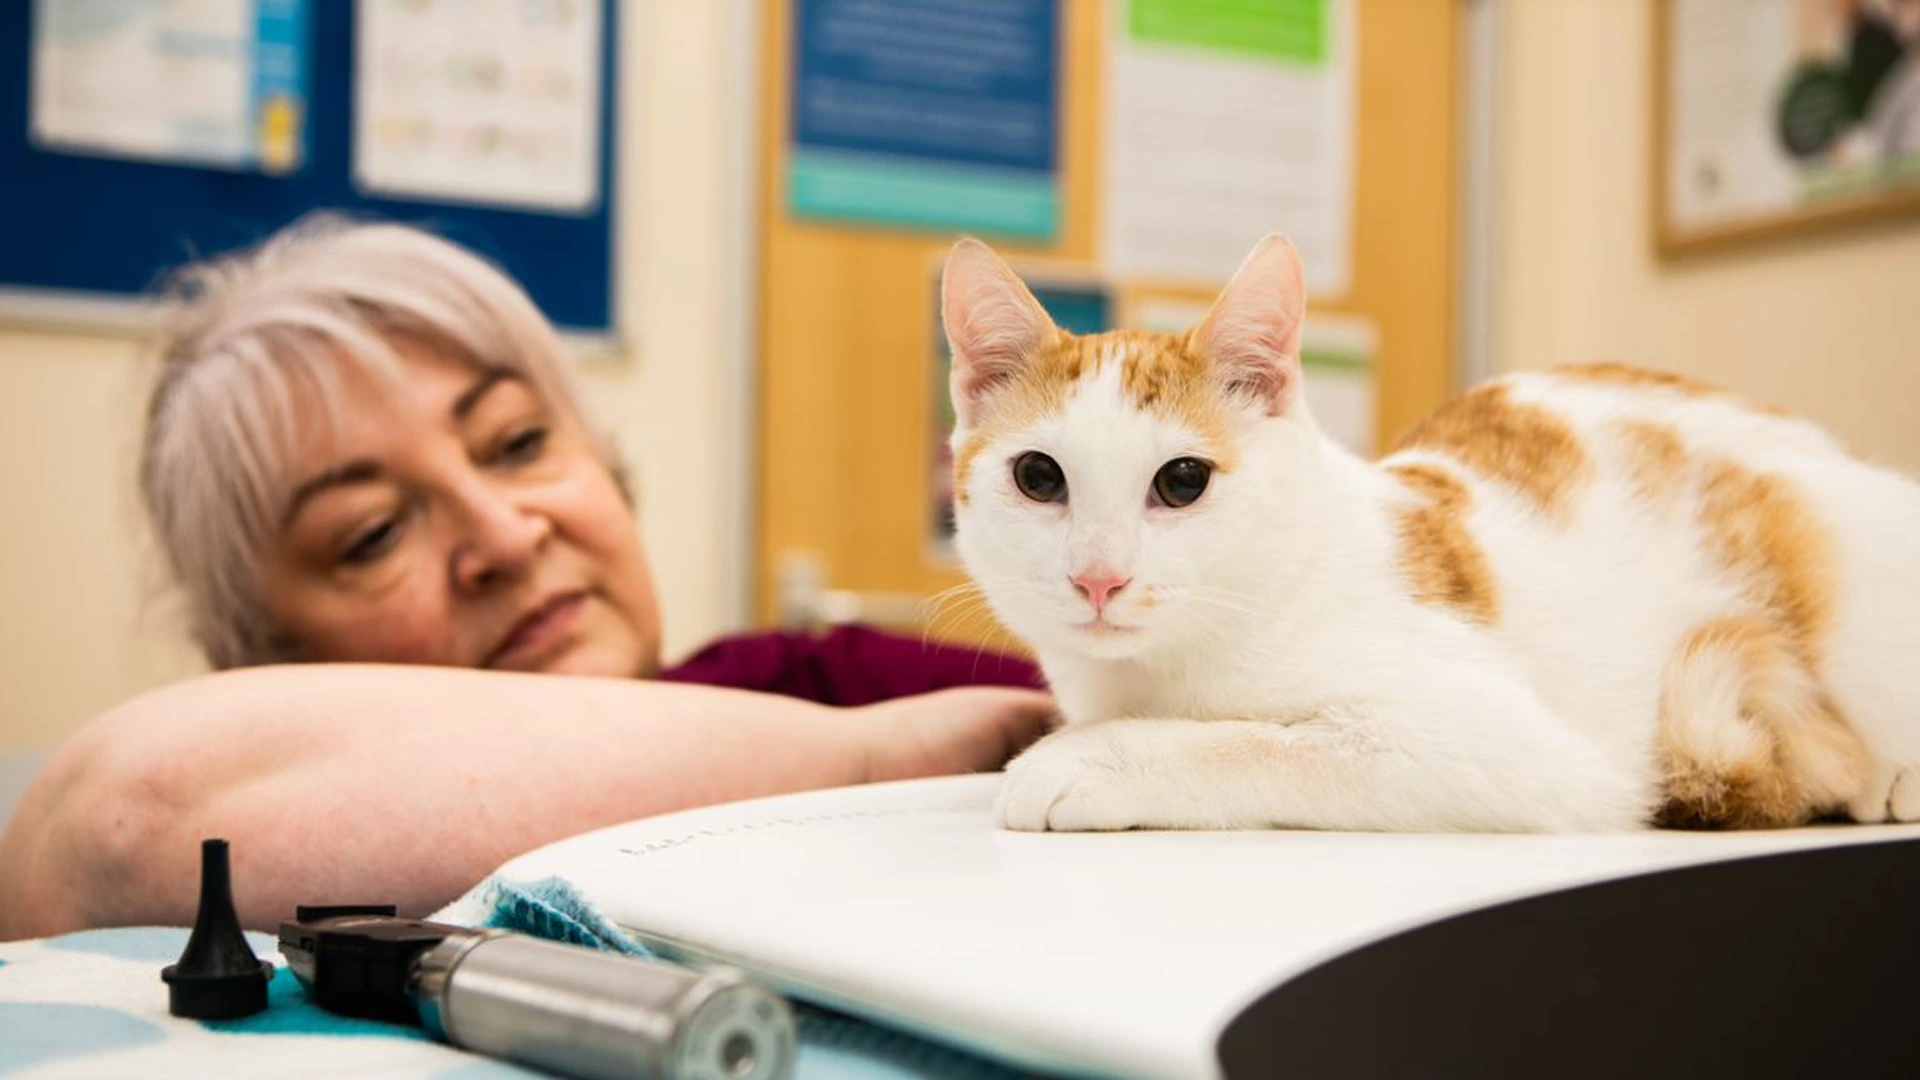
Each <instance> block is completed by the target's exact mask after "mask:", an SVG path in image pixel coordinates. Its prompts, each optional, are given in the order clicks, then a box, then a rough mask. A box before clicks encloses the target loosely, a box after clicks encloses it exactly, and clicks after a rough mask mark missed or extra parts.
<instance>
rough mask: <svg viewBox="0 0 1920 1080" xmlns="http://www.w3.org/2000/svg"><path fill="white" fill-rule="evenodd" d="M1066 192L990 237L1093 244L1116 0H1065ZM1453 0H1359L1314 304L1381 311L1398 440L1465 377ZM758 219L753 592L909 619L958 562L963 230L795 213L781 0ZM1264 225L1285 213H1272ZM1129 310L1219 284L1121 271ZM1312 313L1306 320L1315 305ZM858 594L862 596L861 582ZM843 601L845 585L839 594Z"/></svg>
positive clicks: (956, 578)
mask: <svg viewBox="0 0 1920 1080" xmlns="http://www.w3.org/2000/svg"><path fill="white" fill-rule="evenodd" d="M1061 7H1062V18H1063V23H1064V25H1063V26H1062V28H1061V38H1060V40H1061V62H1062V64H1063V68H1062V80H1061V117H1060V128H1061V139H1062V145H1061V156H1060V167H1061V176H1062V187H1063V205H1062V213H1061V221H1060V230H1059V236H1058V240H1057V243H1055V244H1054V245H1052V246H1051V247H1048V248H1044V249H1038V248H1021V247H1019V246H1016V245H1007V244H999V243H996V247H997V248H998V249H999V250H1001V251H1002V253H1003V254H1005V255H1007V256H1008V258H1009V259H1010V260H1011V261H1013V262H1014V263H1015V264H1016V266H1020V267H1022V268H1023V269H1024V268H1026V267H1027V266H1030V265H1043V266H1055V267H1064V268H1066V272H1068V273H1071V270H1072V268H1073V267H1076V266H1084V267H1086V268H1088V270H1089V271H1091V270H1092V269H1093V268H1094V267H1095V266H1097V261H1098V258H1099V255H1100V252H1099V248H1098V236H1097V231H1098V222H1099V220H1100V219H1099V200H1100V197H1101V192H1100V190H1099V172H1100V164H1101V159H1100V150H1101V143H1100V139H1101V131H1100V127H1101V123H1102V120H1101V109H1102V102H1101V98H1100V94H1101V92H1102V81H1103V67H1104V61H1105V56H1104V52H1105V39H1106V20H1107V18H1108V16H1109V13H1108V11H1107V5H1106V0H1062V4H1061ZM1462 15H1463V13H1462V10H1461V7H1460V5H1459V4H1458V3H1457V2H1456V0H1442V2H1433V0H1360V2H1359V4H1358V9H1357V13H1356V20H1355V24H1356V28H1357V31H1358V41H1359V55H1358V61H1357V68H1356V73H1355V79H1356V84H1355V93H1356V105H1357V122H1358V125H1359V128H1358V131H1357V132H1356V136H1355V142H1354V153H1355V159H1354V175H1355V191H1354V203H1353V214H1354V220H1353V227H1352V237H1353V245H1354V250H1353V264H1352V273H1351V278H1350V283H1349V288H1348V289H1347V290H1346V292H1345V293H1344V294H1342V295H1338V296H1318V295H1316V296H1314V297H1313V298H1312V312H1324V313H1337V314H1345V315H1354V316H1359V317H1363V318H1365V319H1367V320H1369V321H1370V322H1371V323H1372V324H1373V326H1374V328H1375V329H1376V331H1377V333H1378V345H1377V353H1376V373H1377V376H1378V380H1379V390H1378V416H1377V420H1376V431H1377V432H1378V435H1379V439H1380V441H1381V443H1382V444H1383V446H1384V445H1385V444H1389V443H1391V441H1392V440H1393V439H1395V438H1397V437H1398V435H1399V434H1400V433H1401V432H1403V431H1405V430H1406V429H1407V428H1408V427H1410V426H1411V425H1412V424H1413V423H1414V422H1415V421H1416V420H1418V419H1419V418H1420V417H1421V416H1423V415H1424V414H1425V413H1427V412H1428V411H1430V410H1431V409H1433V408H1434V407H1436V406H1437V405H1439V404H1440V403H1441V402H1442V401H1443V400H1445V399H1446V397H1447V396H1448V395H1449V393H1450V392H1451V389H1452V385H1453V382H1452V379H1453V375H1452V373H1453V353H1454V312H1455V299H1454V297H1455V292H1454V290H1455V280H1454V279H1455V266H1456V247H1455V244H1456V241H1455V235H1454V233H1455V214H1456V202H1457V195H1458V172H1459V169H1458V167H1457V155H1458V153H1459V138H1458V131H1459V122H1458V117H1457V113H1458V105H1457V101H1458V84H1459V79H1458V57H1459V48H1460V45H1459V41H1460V21H1461V18H1462ZM763 27H764V33H763V40H762V42H761V53H762V58H763V59H762V63H763V74H764V80H765V81H764V87H763V92H762V101H761V104H762V110H761V124H762V126H763V147H764V152H763V154H762V163H763V164H762V169H763V171H762V176H761V201H760V216H761V222H760V229H761V233H760V235H761V256H762V260H763V261H762V266H761V311H760V315H761V321H760V334H759V343H760V360H761V373H762V379H761V383H760V430H759V444H760V445H759V454H758V463H759V470H758V478H757V485H758V500H757V511H758V540H757V574H758V580H757V584H756V587H757V593H756V595H757V597H758V610H759V615H760V617H761V619H762V620H763V621H765V622H769V623H771V622H774V621H777V620H779V619H780V618H781V617H782V613H783V611H785V612H787V613H788V615H789V618H791V617H793V616H794V614H795V612H796V609H797V608H805V607H808V606H809V605H810V604H811V605H813V606H816V607H817V604H814V601H815V600H817V598H818V596H819V593H818V591H817V590H819V589H829V590H833V592H832V593H831V594H830V595H831V597H832V598H834V599H836V600H838V601H843V603H840V604H838V605H837V606H838V608H839V609H840V610H839V611H838V612H837V614H835V613H830V614H829V618H830V619H831V618H834V617H838V616H839V615H844V616H846V617H861V618H865V619H867V620H868V621H873V622H879V623H883V624H894V625H899V626H901V627H902V628H907V627H908V626H911V625H912V624H915V623H917V622H918V615H919V613H920V612H922V611H924V610H925V609H924V606H922V605H918V604H916V603H914V601H915V600H917V599H919V598H924V597H928V596H931V595H933V594H935V593H938V592H940V591H941V590H943V589H946V588H948V587H950V586H953V585H956V584H958V583H960V582H961V581H963V580H964V577H963V574H962V572H961V571H960V569H959V568H958V566H956V565H954V564H953V563H952V562H951V561H949V560H947V559H946V558H944V557H942V555H941V554H940V553H939V552H937V551H936V550H935V549H934V547H933V545H932V544H930V542H929V534H930V528H929V517H930V512H929V508H930V506H931V505H932V499H933V489H932V480H931V470H930V469H929V467H928V456H929V450H930V447H932V446H933V445H934V442H935V440H936V438H937V433H936V431H935V427H936V424H937V420H936V413H935V410H934V408H933V406H932V403H933V401H934V400H935V399H934V397H933V396H932V395H933V394H934V393H936V390H937V389H938V388H936V387H935V385H934V382H935V378H936V376H935V374H934V370H933V363H932V362H931V361H932V359H933V350H932V343H933V341H934V340H935V337H934V335H935V334H936V333H937V330H938V323H937V319H938V313H937V312H936V310H935V306H934V305H935V296H934V289H933V281H934V278H933V276H932V275H933V269H932V268H933V267H935V266H937V264H938V260H939V258H940V257H941V255H942V254H943V253H944V252H945V250H946V248H947V246H948V244H949V243H950V242H951V237H947V236H942V235H937V234H931V233H909V232H896V231H887V230H881V229H874V228H860V227H849V226H837V225H830V224H821V223H817V222H809V221H799V220H795V219H794V218H792V217H791V216H789V215H788V214H787V213H786V209H785V198H784V187H783V184H782V177H783V175H784V169H785V154H786V138H787V118H788V92H789V85H788V68H789V64H790V62H791V57H792V53H793V43H792V32H793V11H792V9H791V5H790V4H789V3H788V2H786V0H766V3H765V19H764V22H763ZM1256 227H1258V228H1261V229H1266V228H1272V227H1279V228H1284V227H1285V223H1283V222H1282V223H1265V222H1263V223H1257V225H1256ZM1117 299H1118V301H1119V303H1118V304H1117V305H1116V311H1117V312H1118V313H1120V314H1121V315H1122V316H1123V317H1124V313H1125V312H1126V311H1127V310H1128V309H1130V308H1134V307H1136V306H1138V305H1139V304H1141V303H1142V302H1147V301H1152V300H1156V299H1166V300H1176V301H1204V300H1206V299H1208V292H1207V291H1206V290H1195V289H1192V288H1184V289H1182V288H1156V287H1152V286H1133V287H1123V288H1121V289H1120V290H1119V291H1118V296H1117ZM1312 317H1313V316H1312V313H1310V314H1309V321H1310V322H1311V320H1312ZM862 601H864V602H862ZM828 606H829V607H835V606H836V605H834V604H829V605H828ZM919 629H922V630H923V631H925V632H928V633H930V634H931V635H932V636H934V637H942V638H955V639H962V640H968V641H983V640H990V639H998V640H1000V641H1001V642H1002V643H1004V636H1003V635H1002V634H1000V633H996V628H995V627H993V626H992V625H991V623H990V622H989V621H988V620H986V619H984V618H983V617H976V616H971V615H969V614H968V613H966V612H960V613H958V614H955V615H953V617H950V618H942V619H939V620H937V621H936V622H935V623H934V625H932V626H931V627H919Z"/></svg>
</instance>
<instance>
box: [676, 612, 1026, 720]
mask: <svg viewBox="0 0 1920 1080" xmlns="http://www.w3.org/2000/svg"><path fill="white" fill-rule="evenodd" d="M660 678H661V679H662V680H664V681H666V682H683V683H704V684H706V685H708V686H728V687H732V688H734V689H736V690H758V691H761V692H763V693H768V694H785V695H786V696H788V697H797V698H805V699H807V700H808V701H817V702H820V703H821V704H823V705H870V704H872V703H874V702H876V701H886V700H888V699H890V698H897V697H906V696H907V695H909V694H924V693H927V692H928V691H932V690H944V689H946V688H947V687H950V686H1023V687H1033V688H1035V689H1041V688H1044V687H1045V686H1046V683H1045V682H1044V681H1043V680H1042V679H1041V677H1040V669H1039V668H1037V667H1035V666H1034V665H1033V664H1032V663H1030V662H1028V661H1026V660H1022V659H1020V658H1018V657H1013V656H1007V655H1005V654H1003V653H996V652H988V651H986V650H983V649H974V648H965V647H962V646H957V645H942V644H938V643H936V642H924V643H923V642H922V641H921V640H920V639H918V638H909V637H897V636H895V635H893V634H887V633H882V632H880V631H878V630H872V629H869V628H867V627H864V626H842V627H836V628H834V629H833V630H830V631H828V632H827V633H825V634H823V635H819V636H815V635H812V634H804V633H768V634H746V635H742V636H740V637H731V638H722V639H720V640H719V641H716V642H714V643H713V644H712V645H709V646H707V647H706V648H705V649H702V650H701V651H700V652H698V653H697V654H695V655H694V656H692V657H691V658H689V659H688V660H687V661H686V662H684V663H682V664H680V665H679V666H677V667H674V668H671V669H669V670H667V671H664V672H662V673H661V674H660Z"/></svg>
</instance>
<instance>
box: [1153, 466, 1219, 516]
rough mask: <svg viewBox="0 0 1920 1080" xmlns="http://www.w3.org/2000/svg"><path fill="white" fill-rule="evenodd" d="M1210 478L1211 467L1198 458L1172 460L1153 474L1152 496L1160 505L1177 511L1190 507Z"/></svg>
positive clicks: (1205, 488)
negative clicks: (1183, 507)
mask: <svg viewBox="0 0 1920 1080" xmlns="http://www.w3.org/2000/svg"><path fill="white" fill-rule="evenodd" d="M1212 477H1213V466H1212V465H1209V464H1207V463H1206V462H1204V461H1201V460H1200V459H1199V458H1190V457H1183V458H1174V459H1173V460H1172V461H1169V462H1167V463H1166V464H1165V465H1162V466H1160V471H1159V472H1157V473H1154V474H1153V494H1154V497H1155V498H1157V499H1158V500H1159V501H1160V503H1161V505H1163V506H1170V507H1173V508H1174V509H1176V510H1177V509H1179V508H1180V507H1182V506H1190V505H1192V504H1193V501H1194V500H1195V499H1198V498H1199V497H1200V495H1201V493H1202V492H1204V491H1206V490H1207V481H1208V480H1209V479H1211V478H1212Z"/></svg>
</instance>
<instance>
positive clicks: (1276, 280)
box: [1192, 233, 1307, 416]
mask: <svg viewBox="0 0 1920 1080" xmlns="http://www.w3.org/2000/svg"><path fill="white" fill-rule="evenodd" d="M1306 309H1307V287H1306V279H1305V275H1304V273H1303V272H1302V270H1301V268H1300V253H1299V252H1297V251H1295V250H1294V247H1293V241H1291V240H1288V239H1287V238H1286V237H1284V236H1281V235H1280V234H1279V233H1271V234H1269V235H1268V236H1267V237H1266V238H1265V239H1263V240H1261V241H1260V242H1259V243H1258V244H1255V245H1254V248H1253V251H1252V253H1251V254H1249V255H1248V256H1247V260H1246V261H1245V262H1243V263H1241V264H1240V269H1239V270H1237V271H1235V272H1234V275H1233V280H1232V281H1229V282H1227V287H1226V288H1225V289H1224V290H1222V291H1221V293H1220V298H1219V299H1218V300H1215V301H1214V302H1213V309H1212V310H1211V311H1209V312H1207V317H1206V319H1205V321H1203V322H1201V324H1200V325H1199V326H1198V327H1195V328H1194V331H1193V337H1192V342H1193V344H1194V345H1195V346H1196V347H1197V348H1199V350H1200V351H1201V352H1202V353H1204V354H1205V355H1206V357H1207V358H1208V359H1209V360H1211V361H1212V362H1213V365H1214V369H1215V371H1216V372H1217V373H1218V374H1219V376H1220V377H1221V378H1222V379H1224V380H1225V381H1226V383H1227V386H1228V388H1229V390H1230V391H1231V392H1234V393H1238V394H1244V395H1246V396H1247V397H1250V398H1252V399H1254V400H1256V401H1259V402H1261V403H1263V404H1264V405H1265V406H1266V409H1267V414H1268V415H1269V416H1280V415H1282V414H1284V413H1285V412H1286V411H1287V410H1288V409H1289V408H1290V407H1291V406H1292V404H1293V402H1294V400H1295V399H1296V398H1297V397H1298V396H1299V393H1300V327H1301V324H1302V322H1303V321H1304V319H1305V316H1306Z"/></svg>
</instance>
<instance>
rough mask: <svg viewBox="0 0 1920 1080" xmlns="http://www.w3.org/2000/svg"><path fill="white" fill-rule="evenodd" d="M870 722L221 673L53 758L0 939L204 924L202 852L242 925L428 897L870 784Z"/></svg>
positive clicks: (568, 688) (120, 715)
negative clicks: (213, 846) (589, 834)
mask: <svg viewBox="0 0 1920 1080" xmlns="http://www.w3.org/2000/svg"><path fill="white" fill-rule="evenodd" d="M870 724H871V718H870V717H863V716H862V715H860V714H858V713H853V712H847V711H842V710H835V709H829V708H825V707H822V706H818V705H812V704H809V703H806V702H800V701H795V700H791V699H785V698H770V697H766V696H762V695H757V694H748V693H743V692H738V691H729V690H719V689H713V688H709V687H697V686H672V685H665V684H659V683H646V682H634V681H618V680H601V679H570V678H561V677H554V676H533V675H509V674H498V673H489V672H473V671H462V670H453V669H421V668H381V667H343V666H317V667H296V668H273V669H261V670H254V671H246V672H238V673H232V674H223V675H216V676H209V677H207V678H203V679H198V680H194V681H192V682H189V683H185V684H181V685H179V686H175V687H170V688H168V689H165V690H161V691H158V692H156V693H153V694H150V695H148V696H146V697H143V698H140V699H136V700H135V701H133V702H130V703H128V704H127V705H125V706H122V707H121V708H119V709H116V710H115V711H113V712H112V713H109V714H108V715H107V716H105V717H103V718H102V719H101V720H99V721H97V722H96V723H95V724H94V725H92V726H91V727H90V728H89V729H88V730H86V731H84V732H83V733H82V734H81V735H79V736H77V737H76V738H75V739H74V740H73V741H72V743H71V744H69V746H67V747H66V748H65V749H63V750H62V752H61V753H60V754H58V755H56V758H55V760H54V761H53V762H51V763H50V764H49V766H48V768H47V770H46V771H45V773H44V774H43V776H42V777H41V779H40V780H39V781H38V782H36V784H35V787H34V789H33V790H32V791H31V792H30V793H29V794H28V797H27V799H26V800H25V801H23V803H22V804H21V806H20V809H19V811H18V813H17V815H16V817H15V819H14V822H13V825H12V827H11V828H10V829H9V830H8V832H7V835H6V836H5V838H4V839H3V840H0V938H6V937H21V936H32V935H38V934H46V933H54V932H59V931H63V930H68V929H73V928H77V927H81V926H103V925H107V926H110V925H132V924H150V923H162V924H172V925H179V924H184V923H187V922H190V921H191V920H192V917H193V911H194V903H195V892H196V889H197V887H198V876H197V872H196V869H195V867H196V865H197V860H198V857H199V842H200V840H201V839H202V838H204V837H212V836H220V837H225V838H226V839H227V840H229V841H230V842H231V843H232V845H233V865H234V882H235V898H236V900H237V902H238V904H239V907H240V912H241V917H242V920H243V921H244V922H245V923H246V924H247V925H248V926H251V927H259V928H268V927H271V926H272V925H274V924H275V923H276V922H277V921H278V920H280V919H282V918H285V917H288V916H290V914H291V913H292V911H293V908H294V905H296V904H300V903H308V904H313V903H347V902H357V903H397V904H399V905H400V907H401V909H402V910H403V911H410V912H416V913H417V912H424V911H430V910H432V909H434V908H436V907H438V906H440V905H442V904H444V903H446V902H447V901H449V900H451V899H452V898H454V897H455V896H457V895H458V894H459V893H461V892H462V891H464V890H465V889H466V888H468V887H470V886H471V885H472V884H473V883H474V882H476V881H477V880H479V879H480V878H481V877H482V876H484V875H485V874H486V873H487V872H488V871H490V870H492V869H493V868H494V867H495V866H497V865H498V864H499V863H501V862H502V861H504V860H506V859H508V858H510V857H512V856H513V855H515V854H518V853H520V852H523V851H526V850H528V849H530V848H533V847H536V846H539V845H540V844H543V843H546V842H549V841H552V840H555V839H558V838H561V837H564V836H568V835H571V834H573V833H577V832H581V831H584V830H586V829H591V828H595V827H598V826H602V825H608V824H613V823H616V822H620V821H625V820H629V819H632V818H636V817H642V816H646V815H649V814H656V813H661V812H665V811H670V810H677V809H682V808H686V807H692V806H700V805H704V804H708V803H713V802H719V801H724V800H730V799H739V798H748V797H752V796H757V795H767V794H775V793H780V792H787V791H797V790H803V789H809V788H817V787H825V786H831V785H836V784H848V783H857V782H860V781H863V780H865V779H868V778H870V766H871V758H872V754H873V752H874V751H873V746H874V745H875V743H874V742H873V740H872V732H871V731H869V730H866V728H867V727H868V726H870Z"/></svg>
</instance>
